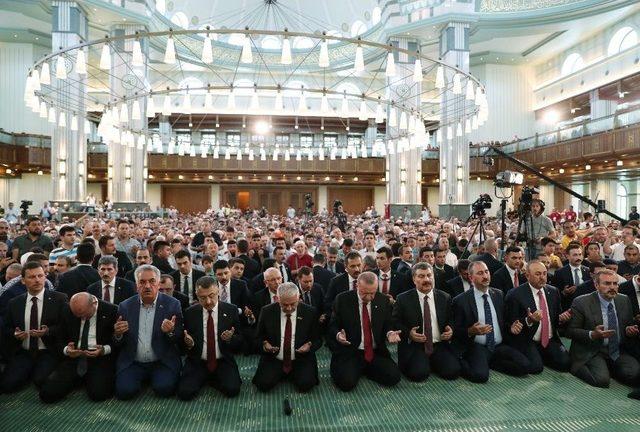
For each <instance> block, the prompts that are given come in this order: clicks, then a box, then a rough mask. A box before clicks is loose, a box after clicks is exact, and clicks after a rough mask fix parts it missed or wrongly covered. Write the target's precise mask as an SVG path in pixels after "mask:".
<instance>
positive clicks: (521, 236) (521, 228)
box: [515, 202, 536, 261]
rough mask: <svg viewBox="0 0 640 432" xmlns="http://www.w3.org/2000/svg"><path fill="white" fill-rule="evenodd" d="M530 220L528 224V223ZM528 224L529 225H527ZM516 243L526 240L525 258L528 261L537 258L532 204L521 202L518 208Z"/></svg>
mask: <svg viewBox="0 0 640 432" xmlns="http://www.w3.org/2000/svg"><path fill="white" fill-rule="evenodd" d="M527 222H528V224H527ZM527 225H528V226H527ZM515 242H516V243H519V242H520V243H521V242H524V243H525V244H526V247H525V258H526V259H527V261H529V260H532V259H535V258H536V247H535V237H534V234H533V215H532V214H531V204H528V205H527V203H522V202H521V203H520V206H519V208H518V230H517V232H516V239H515Z"/></svg>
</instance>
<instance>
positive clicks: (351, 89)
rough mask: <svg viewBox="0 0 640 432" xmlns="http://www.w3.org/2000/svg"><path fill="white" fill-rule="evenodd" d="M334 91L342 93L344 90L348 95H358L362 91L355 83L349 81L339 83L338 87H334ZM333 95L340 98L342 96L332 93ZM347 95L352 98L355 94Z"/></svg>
mask: <svg viewBox="0 0 640 432" xmlns="http://www.w3.org/2000/svg"><path fill="white" fill-rule="evenodd" d="M336 91H337V92H338V93H343V92H345V91H346V92H347V94H349V95H359V94H361V93H362V90H360V88H359V87H358V86H357V85H355V84H353V83H349V82H345V83H342V84H340V85H339V86H338V87H336ZM333 97H338V98H341V97H342V96H336V95H333ZM348 97H350V98H354V97H355V96H348Z"/></svg>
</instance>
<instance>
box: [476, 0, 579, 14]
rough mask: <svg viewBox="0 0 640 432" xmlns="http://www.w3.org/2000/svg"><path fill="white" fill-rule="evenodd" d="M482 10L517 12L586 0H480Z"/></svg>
mask: <svg viewBox="0 0 640 432" xmlns="http://www.w3.org/2000/svg"><path fill="white" fill-rule="evenodd" d="M478 1H480V2H481V3H480V7H479V11H480V12H516V11H523V10H533V9H543V8H550V7H557V6H564V5H567V4H571V3H578V2H581V1H584V0H478Z"/></svg>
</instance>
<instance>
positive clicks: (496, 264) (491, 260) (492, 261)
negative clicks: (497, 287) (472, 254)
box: [478, 252, 503, 276]
mask: <svg viewBox="0 0 640 432" xmlns="http://www.w3.org/2000/svg"><path fill="white" fill-rule="evenodd" d="M478 261H482V262H483V263H485V264H486V265H487V268H488V269H489V273H491V275H492V276H493V274H494V273H495V272H497V271H498V270H500V269H501V268H502V266H503V264H502V263H501V262H500V261H498V260H497V259H496V257H494V256H493V255H491V254H490V253H487V252H485V253H483V254H481V255H480V256H478Z"/></svg>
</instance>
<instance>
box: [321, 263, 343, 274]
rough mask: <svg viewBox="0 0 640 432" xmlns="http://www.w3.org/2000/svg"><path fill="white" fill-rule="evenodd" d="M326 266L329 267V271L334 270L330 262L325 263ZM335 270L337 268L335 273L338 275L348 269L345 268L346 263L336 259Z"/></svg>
mask: <svg viewBox="0 0 640 432" xmlns="http://www.w3.org/2000/svg"><path fill="white" fill-rule="evenodd" d="M324 268H325V269H327V270H329V271H332V270H331V269H330V268H329V264H325V265H324ZM335 270H336V271H335V272H333V273H335V274H336V275H339V274H340V273H344V272H345V271H346V270H345V268H344V264H343V263H342V262H340V261H336V264H335Z"/></svg>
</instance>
